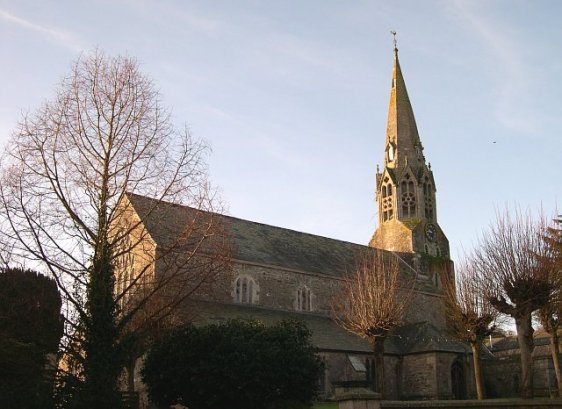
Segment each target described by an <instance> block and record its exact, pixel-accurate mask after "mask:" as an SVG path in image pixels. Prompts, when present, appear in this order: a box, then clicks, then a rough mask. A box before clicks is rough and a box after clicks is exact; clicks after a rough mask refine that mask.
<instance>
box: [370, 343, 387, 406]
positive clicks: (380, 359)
mask: <svg viewBox="0 0 562 409" xmlns="http://www.w3.org/2000/svg"><path fill="white" fill-rule="evenodd" d="M384 340H385V337H377V338H375V340H374V341H373V352H374V364H375V373H374V375H375V376H374V378H373V387H374V390H375V392H378V393H380V394H381V397H384Z"/></svg>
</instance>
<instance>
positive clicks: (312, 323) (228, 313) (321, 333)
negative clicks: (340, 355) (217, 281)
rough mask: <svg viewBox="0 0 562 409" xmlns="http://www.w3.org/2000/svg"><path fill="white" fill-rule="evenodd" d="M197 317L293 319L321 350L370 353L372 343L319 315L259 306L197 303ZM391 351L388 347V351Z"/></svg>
mask: <svg viewBox="0 0 562 409" xmlns="http://www.w3.org/2000/svg"><path fill="white" fill-rule="evenodd" d="M196 308H198V309H199V311H198V318H197V319H196V320H195V322H196V323H201V324H208V323H212V322H223V321H226V320H229V319H242V320H258V321H261V322H263V323H264V324H266V325H268V324H269V325H273V324H275V323H277V322H279V321H282V320H284V319H294V320H298V321H301V322H303V323H305V324H306V326H307V327H308V329H310V330H311V331H312V339H311V341H312V343H313V345H314V346H316V347H317V348H319V349H320V350H323V351H343V352H364V353H371V352H372V351H373V349H372V347H371V344H370V343H369V342H368V341H367V340H365V339H363V338H360V337H358V336H356V335H353V334H351V333H350V332H348V331H346V330H345V329H343V328H341V327H340V326H338V325H337V324H336V323H335V322H334V321H332V320H331V319H330V318H329V317H326V316H324V315H318V314H306V313H297V312H291V311H282V310H272V309H268V308H260V307H258V306H250V305H242V304H226V303H224V304H223V303H216V302H206V301H199V302H197V306H196ZM392 351H394V348H393V347H392V346H390V351H387V352H392Z"/></svg>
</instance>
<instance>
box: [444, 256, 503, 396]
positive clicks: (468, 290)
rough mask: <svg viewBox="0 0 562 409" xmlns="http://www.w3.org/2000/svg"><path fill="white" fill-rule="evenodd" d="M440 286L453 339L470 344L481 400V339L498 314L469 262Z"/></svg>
mask: <svg viewBox="0 0 562 409" xmlns="http://www.w3.org/2000/svg"><path fill="white" fill-rule="evenodd" d="M443 283H444V286H443V291H444V294H445V306H446V308H447V317H448V324H449V329H450V330H451V332H452V334H453V336H454V337H456V338H457V339H459V340H461V341H466V342H468V343H469V344H470V347H471V349H472V366H473V369H474V381H475V384H476V396H477V398H478V399H484V397H485V392H484V382H483V379H482V369H481V365H480V351H481V349H482V344H483V341H484V339H485V338H486V337H487V336H489V335H490V334H491V333H492V332H493V331H494V330H495V328H496V321H497V318H498V311H497V310H496V309H495V308H494V307H493V306H492V304H491V303H490V301H489V300H488V297H487V296H486V291H485V288H484V285H485V279H484V278H483V277H482V276H481V275H480V272H479V271H478V270H476V269H475V268H474V265H473V264H472V263H471V261H470V260H464V261H463V262H462V263H460V265H459V266H457V271H456V277H455V281H453V280H452V279H451V278H449V277H445V278H444V280H443Z"/></svg>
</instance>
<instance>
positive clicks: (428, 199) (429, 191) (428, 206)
mask: <svg viewBox="0 0 562 409" xmlns="http://www.w3.org/2000/svg"><path fill="white" fill-rule="evenodd" d="M423 197H424V202H425V218H426V219H427V220H430V221H433V220H434V217H435V212H434V210H433V186H432V185H431V182H430V181H429V178H428V177H427V176H426V177H425V179H424V182H423Z"/></svg>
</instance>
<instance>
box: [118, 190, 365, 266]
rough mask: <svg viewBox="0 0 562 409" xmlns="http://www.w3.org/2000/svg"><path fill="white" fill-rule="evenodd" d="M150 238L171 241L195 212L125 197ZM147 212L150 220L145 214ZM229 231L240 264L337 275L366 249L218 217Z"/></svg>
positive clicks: (150, 200)
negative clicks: (138, 216)
mask: <svg viewBox="0 0 562 409" xmlns="http://www.w3.org/2000/svg"><path fill="white" fill-rule="evenodd" d="M128 198H129V200H130V202H131V203H132V205H133V206H134V208H135V210H136V211H137V213H138V214H139V215H140V217H141V219H143V220H144V224H145V226H146V228H147V229H148V232H149V233H150V235H151V236H152V237H153V238H154V239H155V241H156V242H157V243H166V242H168V241H169V242H172V241H173V239H174V237H173V235H174V232H176V234H177V232H179V231H181V226H184V225H186V224H187V223H188V222H189V220H190V218H193V216H194V215H195V214H196V213H197V212H199V211H198V210H196V209H193V208H190V207H187V206H181V205H176V204H172V203H167V202H161V203H159V204H158V205H157V206H156V204H157V203H158V202H157V201H155V200H154V199H150V198H147V197H144V196H139V195H136V194H128ZM148 212H150V217H145V215H146V214H147V213H148ZM220 217H221V218H222V220H223V221H224V222H225V224H226V226H227V228H229V229H230V232H231V234H232V238H233V240H234V243H235V251H236V253H235V258H236V259H237V260H240V261H246V262H251V263H258V264H265V265H271V266H277V267H280V268H284V269H292V270H299V271H305V272H310V273H320V274H328V275H332V276H340V275H342V274H343V273H345V271H346V270H348V269H350V268H352V267H353V266H354V265H355V261H356V259H357V257H359V255H360V254H361V253H362V252H365V251H369V249H370V248H369V247H367V246H362V245H360V244H354V243H349V242H346V241H341V240H335V239H330V238H327V237H321V236H315V235H313V234H308V233H301V232H298V231H295V230H290V229H285V228H281V227H275V226H270V225H267V224H263V223H257V222H252V221H249V220H243V219H238V218H236V217H231V216H224V215H221V216H220Z"/></svg>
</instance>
